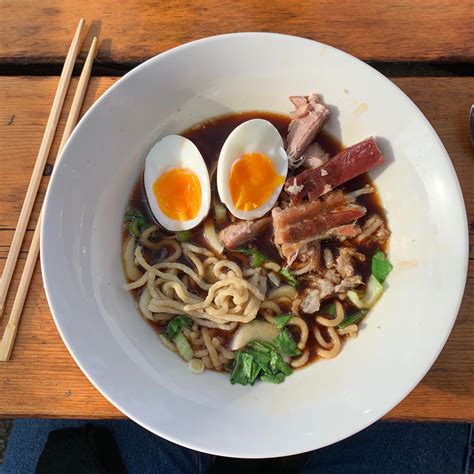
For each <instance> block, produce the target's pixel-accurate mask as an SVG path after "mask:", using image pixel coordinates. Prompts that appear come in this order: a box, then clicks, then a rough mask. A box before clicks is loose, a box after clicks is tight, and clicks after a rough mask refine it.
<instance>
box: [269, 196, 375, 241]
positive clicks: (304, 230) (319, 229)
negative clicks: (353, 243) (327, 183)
mask: <svg viewBox="0 0 474 474" xmlns="http://www.w3.org/2000/svg"><path fill="white" fill-rule="evenodd" d="M296 208H297V206H295V207H290V208H288V209H285V210H283V211H282V210H281V209H279V208H274V209H273V211H272V216H273V228H274V232H275V242H276V243H277V244H284V243H292V242H298V241H300V240H305V239H311V238H314V237H316V236H319V235H321V234H324V233H325V232H327V231H329V230H330V229H333V228H334V227H339V226H341V225H343V224H347V223H349V222H353V221H356V220H357V219H359V218H360V217H362V216H364V215H365V213H366V212H367V209H366V208H365V207H363V206H358V205H356V204H345V205H342V206H338V207H335V208H329V209H325V210H323V211H322V212H320V213H319V214H317V215H316V216H314V217H313V218H309V219H305V220H296V222H295V220H294V219H291V220H290V221H289V223H288V224H287V225H285V222H288V220H287V219H286V217H288V213H291V211H292V210H294V209H296ZM282 214H284V216H283V217H282V216H281V215H282ZM291 221H292V222H291Z"/></svg>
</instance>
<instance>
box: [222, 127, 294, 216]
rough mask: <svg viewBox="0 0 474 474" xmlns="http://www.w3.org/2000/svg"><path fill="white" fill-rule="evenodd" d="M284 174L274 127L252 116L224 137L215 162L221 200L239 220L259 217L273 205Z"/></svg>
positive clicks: (282, 155)
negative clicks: (216, 162)
mask: <svg viewBox="0 0 474 474" xmlns="http://www.w3.org/2000/svg"><path fill="white" fill-rule="evenodd" d="M287 173H288V157H287V155H286V152H285V148H284V146H283V140H282V138H281V136H280V134H279V132H278V130H277V129H276V128H275V127H274V126H273V125H272V124H271V123H270V122H268V121H267V120H262V119H253V120H249V121H247V122H244V123H243V124H241V125H239V126H238V127H237V128H235V129H234V130H233V131H232V133H231V134H230V135H229V136H228V137H227V140H226V141H225V143H224V145H223V147H222V149H221V152H220V155H219V162H218V165H217V190H218V192H219V197H220V199H221V201H222V202H223V203H224V204H225V205H226V206H227V208H228V209H229V211H230V212H231V213H232V214H233V215H234V216H235V217H237V218H239V219H245V220H253V219H257V218H258V217H262V216H263V215H264V214H266V213H267V212H268V211H269V210H270V209H271V208H272V207H273V206H274V204H275V202H276V200H277V199H278V196H279V195H280V192H281V189H282V187H283V183H284V182H285V179H286V175H287Z"/></svg>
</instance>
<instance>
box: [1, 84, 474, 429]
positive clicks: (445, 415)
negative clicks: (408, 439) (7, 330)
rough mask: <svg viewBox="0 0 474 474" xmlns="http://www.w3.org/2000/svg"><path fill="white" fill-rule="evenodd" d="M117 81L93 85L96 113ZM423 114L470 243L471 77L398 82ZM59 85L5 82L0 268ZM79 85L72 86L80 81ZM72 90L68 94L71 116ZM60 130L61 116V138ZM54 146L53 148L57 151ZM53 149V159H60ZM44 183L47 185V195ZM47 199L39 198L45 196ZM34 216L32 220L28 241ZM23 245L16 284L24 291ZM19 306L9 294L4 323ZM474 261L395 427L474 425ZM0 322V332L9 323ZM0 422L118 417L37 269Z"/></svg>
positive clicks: (5, 377) (473, 224) (6, 378)
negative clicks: (455, 181) (457, 196)
mask: <svg viewBox="0 0 474 474" xmlns="http://www.w3.org/2000/svg"><path fill="white" fill-rule="evenodd" d="M115 80H116V79H113V78H93V79H92V81H91V84H90V88H89V91H88V94H87V97H86V100H85V107H88V106H90V104H91V103H92V101H93V100H94V99H95V98H97V97H98V96H99V95H100V94H101V93H102V92H103V91H104V90H106V89H107V88H108V87H109V86H110V85H111V84H113V83H114V82H115ZM395 82H396V83H397V84H398V85H399V86H400V87H401V88H402V89H403V90H404V91H405V92H406V93H407V94H408V95H409V96H410V97H411V98H412V99H413V100H414V101H415V102H416V103H417V105H418V106H419V107H420V108H421V109H422V111H423V112H424V113H425V114H426V116H427V117H428V118H429V119H430V121H431V123H432V124H433V126H434V127H435V129H436V130H437V132H438V133H439V135H440V137H441V139H442V140H443V142H444V144H445V146H446V148H447V150H448V152H449V154H450V156H451V159H452V161H453V163H454V166H455V168H456V171H457V173H458V176H459V179H460V182H461V186H462V188H463V192H464V198H465V201H466V206H467V214H468V219H469V223H470V243H471V248H472V247H473V245H474V153H473V149H472V148H471V146H470V143H469V139H468V130H467V114H468V110H469V107H470V104H471V103H474V78H467V79H466V78H410V79H408V78H406V79H397V80H396V81H395ZM56 84H57V78H50V77H43V78H28V77H9V78H5V77H4V78H0V103H1V104H3V106H2V108H1V109H0V160H1V161H0V168H1V175H0V176H1V184H2V186H0V269H1V267H2V266H3V264H4V259H5V255H6V251H7V249H8V245H9V243H10V241H11V237H12V235H13V228H14V226H15V223H16V221H17V217H18V213H19V210H20V206H21V200H22V197H23V196H24V193H25V190H26V187H27V185H28V180H29V175H30V173H31V169H32V166H33V163H34V159H35V156H36V152H37V149H38V146H39V143H40V141H41V136H42V131H43V129H44V124H45V123H46V120H47V116H48V112H49V108H50V104H51V101H52V97H53V95H54V89H55V87H56ZM74 84H76V82H74ZM72 93H73V90H72V91H70V94H68V98H67V102H66V107H65V111H64V113H63V115H65V114H66V113H67V110H68V107H69V105H70V100H71V97H72ZM63 126H64V117H62V119H61V122H60V126H59V134H58V136H59V137H60V136H61V132H62V127H63ZM57 146H58V143H54V144H53V148H54V150H56V149H57ZM54 150H53V154H52V155H51V156H55V155H54ZM47 179H48V178H47V177H45V178H44V179H43V181H44V182H43V183H42V191H43V192H44V185H45V182H46V181H47ZM42 195H43V194H41V196H42ZM37 211H38V208H36V212H35V214H34V216H33V218H32V221H31V222H30V225H29V229H30V231H29V232H28V233H27V236H26V244H28V242H29V240H30V239H31V235H32V231H31V230H32V229H34V226H35V222H36V219H37ZM25 249H27V246H24V248H23V250H22V252H21V253H20V261H19V265H18V267H19V268H17V271H16V273H15V276H14V280H13V281H14V283H13V288H16V285H17V284H18V280H19V275H20V271H21V267H22V265H23V264H24V259H25ZM12 301H13V298H12V295H9V298H8V300H7V306H6V315H8V314H9V311H10V309H11V304H12ZM473 307H474V255H473V252H472V250H471V260H470V264H469V278H468V282H467V287H466V294H465V297H464V301H463V304H462V307H461V311H460V314H459V316H458V319H457V322H456V325H455V328H454V330H453V333H452V335H451V337H450V338H449V340H448V343H447V345H446V347H445V348H444V350H443V352H442V354H441V356H440V357H439V359H438V360H437V361H436V363H435V364H434V366H433V368H432V369H431V370H430V372H429V373H428V375H427V376H426V377H425V378H424V380H423V381H422V382H421V383H420V384H419V385H418V387H416V389H415V390H414V391H413V392H412V393H411V394H410V395H409V396H408V397H407V398H406V399H405V400H404V401H403V402H402V403H400V405H399V406H397V407H396V408H395V409H394V410H393V411H392V412H390V413H389V414H388V415H387V418H390V419H394V418H396V419H406V420H409V419H410V420H412V419H418V420H464V421H471V422H472V421H474V345H473V341H474V315H473V309H472V308H473ZM6 319H7V318H4V320H3V321H2V322H1V323H2V324H1V329H3V327H4V324H5V320H6ZM0 387H1V389H0V415H5V416H53V417H86V418H89V417H91V418H92V417H98V418H110V417H121V416H122V415H121V414H120V413H119V412H118V411H117V410H116V409H115V408H114V407H112V406H111V405H110V404H109V403H108V402H107V401H106V400H105V399H104V398H103V397H102V396H101V395H100V394H99V393H98V392H97V391H96V390H95V389H94V388H93V386H92V385H91V384H90V383H89V382H88V381H87V379H86V378H85V376H84V375H83V374H82V373H81V371H80V370H79V368H78V367H77V366H76V364H75V363H74V361H73V360H72V358H71V356H70V355H69V353H68V352H67V350H66V348H65V346H64V344H63V343H62V341H61V339H60V337H59V334H58V332H57V330H56V328H55V326H54V323H53V320H52V318H51V315H50V312H49V309H48V306H47V303H46V299H45V296H44V293H43V289H42V282H41V275H40V271H39V265H37V269H36V272H35V274H34V276H33V282H32V287H31V289H30V293H29V295H28V298H27V301H26V306H25V313H24V315H23V318H22V322H21V325H20V329H19V332H18V337H17V341H16V345H15V348H14V351H13V354H12V359H11V361H10V362H8V363H6V364H0Z"/></svg>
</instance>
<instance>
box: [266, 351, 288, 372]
mask: <svg viewBox="0 0 474 474" xmlns="http://www.w3.org/2000/svg"><path fill="white" fill-rule="evenodd" d="M270 369H271V370H272V372H273V373H274V374H276V373H278V372H281V373H282V374H283V375H285V376H286V375H291V374H292V370H291V369H290V366H289V365H288V364H287V363H286V362H285V361H284V360H283V358H282V356H281V355H280V354H278V352H275V351H273V352H272V353H271V354H270Z"/></svg>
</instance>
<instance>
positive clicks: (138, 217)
mask: <svg viewBox="0 0 474 474" xmlns="http://www.w3.org/2000/svg"><path fill="white" fill-rule="evenodd" d="M125 222H126V223H127V224H128V230H129V232H130V233H131V234H132V235H135V236H136V237H139V236H140V234H141V233H142V230H143V229H144V228H145V227H146V225H147V224H146V219H145V216H144V215H143V214H142V213H141V212H140V211H139V210H138V209H134V208H130V209H129V210H128V211H127V212H126V213H125Z"/></svg>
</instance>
